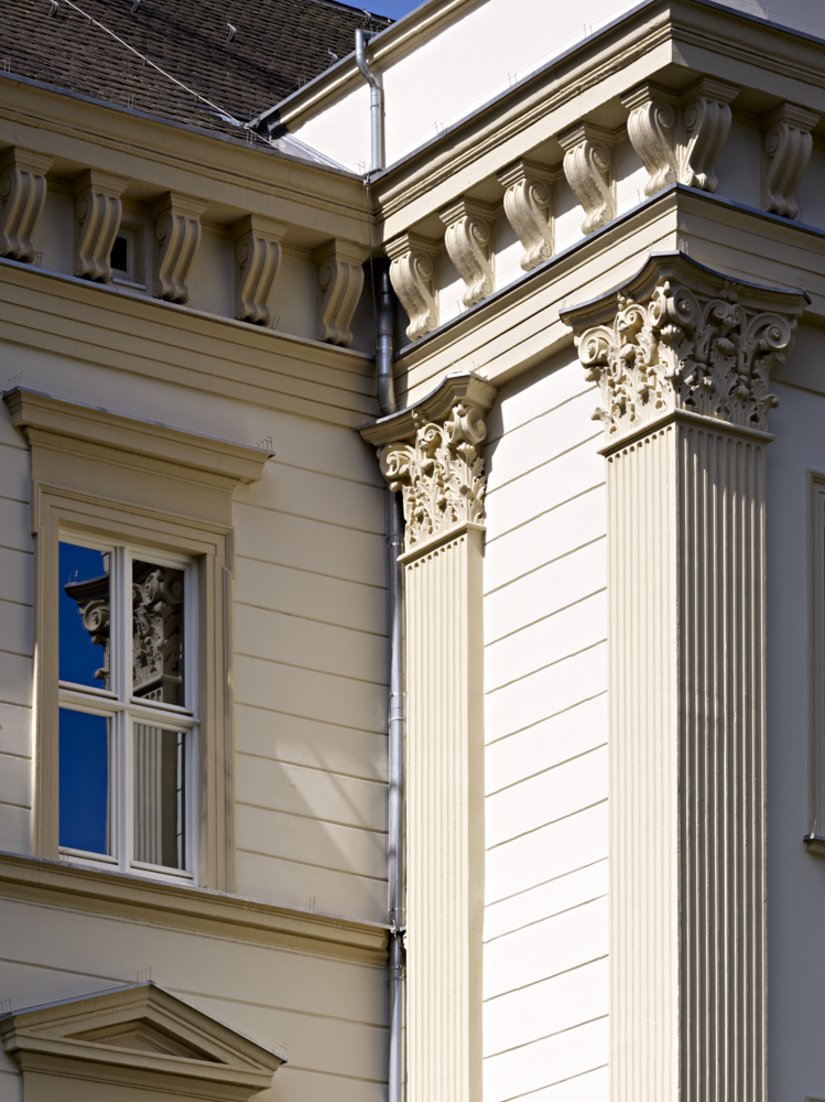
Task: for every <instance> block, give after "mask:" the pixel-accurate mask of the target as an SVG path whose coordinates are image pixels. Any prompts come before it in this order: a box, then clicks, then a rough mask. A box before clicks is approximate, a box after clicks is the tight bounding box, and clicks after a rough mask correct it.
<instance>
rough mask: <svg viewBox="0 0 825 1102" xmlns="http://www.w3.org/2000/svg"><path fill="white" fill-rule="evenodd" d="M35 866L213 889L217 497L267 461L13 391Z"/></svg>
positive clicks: (222, 731)
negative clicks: (21, 445)
mask: <svg viewBox="0 0 825 1102" xmlns="http://www.w3.org/2000/svg"><path fill="white" fill-rule="evenodd" d="M4 402H5V403H6V405H7V406H8V408H9V411H10V413H11V421H12V424H13V425H15V426H17V427H18V428H20V429H21V430H22V431H23V432H24V433H25V435H26V439H27V440H28V443H29V445H30V447H31V473H32V489H33V492H32V531H33V532H34V534H35V591H36V604H37V613H36V618H35V655H36V658H35V663H36V669H35V679H36V697H35V707H36V750H35V779H34V816H33V820H34V831H33V846H34V851H35V853H36V854H37V855H38V856H41V857H48V858H54V859H62V860H66V861H80V862H82V863H87V864H88V863H92V864H93V865H94V866H95V867H97V868H102V869H109V870H111V871H112V872H119V873H131V874H133V875H134V874H136V875H141V876H149V877H155V878H158V879H167V880H168V879H172V880H175V881H177V882H179V883H180V882H181V881H189V882H191V883H196V884H199V885H202V886H204V887H209V888H215V889H219V890H224V891H225V890H231V885H232V837H231V824H232V786H231V776H232V771H231V765H232V752H231V746H232V740H231V717H232V709H231V700H230V691H229V690H230V677H229V672H230V671H229V654H230V640H229V621H230V616H229V608H230V582H231V569H232V494H233V492H234V490H235V488H236V487H237V486H238V485H240V484H242V483H249V482H253V481H256V480H257V479H259V478H260V477H261V474H262V472H263V467H264V464H265V463H266V461H267V459H268V458H269V453H268V452H266V451H263V450H261V449H259V448H253V447H248V446H246V445H242V444H234V443H230V442H227V441H224V440H215V439H213V438H211V437H205V436H197V435H195V434H192V433H187V432H183V431H181V430H179V429H173V428H169V427H167V426H164V425H159V424H156V423H153V422H142V421H137V420H135V419H134V418H131V417H123V416H120V415H118V414H114V413H110V412H109V411H107V410H103V409H97V408H92V407H89V406H83V405H79V404H75V403H72V402H66V401H62V400H60V399H57V398H53V397H51V396H49V395H45V394H38V393H36V392H34V391H30V390H24V389H22V388H18V389H15V390H12V391H10V392H8V393H7V394H5V395H4Z"/></svg>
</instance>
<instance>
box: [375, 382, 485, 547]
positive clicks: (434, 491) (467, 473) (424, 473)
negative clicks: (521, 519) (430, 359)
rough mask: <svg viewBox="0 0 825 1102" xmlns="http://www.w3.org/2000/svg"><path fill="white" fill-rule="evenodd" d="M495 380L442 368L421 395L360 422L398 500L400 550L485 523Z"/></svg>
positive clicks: (422, 545) (420, 545)
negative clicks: (485, 445) (444, 372)
mask: <svg viewBox="0 0 825 1102" xmlns="http://www.w3.org/2000/svg"><path fill="white" fill-rule="evenodd" d="M494 396H495V387H494V386H493V385H492V384H491V383H488V382H487V381H486V380H484V379H482V378H480V377H479V376H478V375H474V374H472V373H467V374H462V375H448V376H447V378H446V379H445V380H444V382H443V383H442V385H441V386H440V387H439V388H438V389H437V390H436V391H434V392H433V393H432V394H429V395H428V396H427V397H426V398H423V399H422V400H421V402H419V403H417V404H416V405H415V406H411V407H410V408H409V409H405V410H402V411H401V412H400V413H397V414H394V415H393V416H391V417H385V418H383V419H382V420H380V421H377V422H376V423H375V424H373V425H369V426H367V427H365V428H363V429H361V435H362V437H363V438H364V440H366V441H367V442H368V443H370V444H374V445H375V446H376V447H377V448H378V460H379V463H380V465H381V473H382V474H383V475H384V478H385V479H386V480H387V482H388V483H389V486H390V489H391V490H393V491H394V492H400V493H401V494H402V497H403V501H404V520H405V533H404V547H405V552H406V553H410V552H412V551H415V552H418V551H420V550H422V549H424V548H427V547H430V546H431V545H432V544H433V543H434V542H437V541H439V540H441V539H443V538H445V537H448V536H451V535H453V534H454V533H457V532H459V531H461V530H462V529H463V528H466V527H468V526H470V525H473V526H480V525H483V523H484V493H485V488H486V475H485V473H484V457H483V454H482V451H481V444H482V442H483V440H484V438H485V436H486V435H487V425H486V420H485V417H486V413H487V411H488V410H489V408H490V406H491V405H492V403H493V398H494Z"/></svg>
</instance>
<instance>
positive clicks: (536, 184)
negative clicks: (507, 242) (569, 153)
mask: <svg viewBox="0 0 825 1102" xmlns="http://www.w3.org/2000/svg"><path fill="white" fill-rule="evenodd" d="M558 176H559V173H558V171H554V170H552V169H549V168H546V167H545V166H544V165H540V164H537V163H536V162H535V161H528V160H521V161H516V162H515V163H514V164H512V165H508V167H507V168H505V169H503V170H502V171H501V172H499V173H498V182H499V183H500V184H501V186H502V187H503V188H504V213H505V215H506V216H507V221H508V222H509V223H510V225H511V226H512V227H513V231H514V233H515V234H516V236H517V237H518V239H519V241H520V242H521V245H522V249H523V252H522V255H521V267H522V268H523V270H524V271H525V272H529V271H532V269H533V268H535V267H536V266H537V265H538V264H542V263H543V262H544V261H545V260H549V259H550V257H551V256H552V255H553V228H554V227H553V184H554V183H555V181H556V180H557V179H558Z"/></svg>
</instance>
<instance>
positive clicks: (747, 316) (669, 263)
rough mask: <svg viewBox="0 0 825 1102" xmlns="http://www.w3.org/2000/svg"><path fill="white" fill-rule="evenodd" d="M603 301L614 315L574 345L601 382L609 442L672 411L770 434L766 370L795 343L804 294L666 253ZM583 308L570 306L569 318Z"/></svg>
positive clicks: (581, 331) (584, 330)
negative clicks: (759, 283)
mask: <svg viewBox="0 0 825 1102" xmlns="http://www.w3.org/2000/svg"><path fill="white" fill-rule="evenodd" d="M599 302H600V303H601V304H606V303H609V304H610V305H609V308H608V309H609V311H610V312H611V313H612V317H610V319H609V321H608V322H607V323H605V322H601V323H599V324H595V325H592V326H588V325H584V326H579V325H577V329H578V332H577V335H576V344H577V346H578V350H579V358H580V360H581V362H582V364H583V365H584V367H585V368H586V369H587V372H588V375H587V377H588V379H589V380H590V381H591V382H595V383H597V384H598V385H599V388H600V392H601V406H600V407H599V409H598V410H597V411H596V414H595V416H596V417H597V418H599V419H600V420H601V421H602V422H603V424H604V426H605V433H606V436H607V439H608V440H611V439H614V438H615V439H618V438H621V437H624V436H626V435H627V434H628V433H633V432H637V431H638V430H639V429H641V428H643V427H645V426H647V425H650V424H652V423H653V422H656V421H660V420H662V419H663V418H665V417H667V416H668V415H670V414H672V413H674V412H675V411H681V412H685V413H691V414H698V415H701V416H703V417H709V418H713V419H714V420H717V421H724V422H726V423H727V424H729V425H732V426H736V427H738V428H741V429H747V430H751V431H756V432H766V431H767V419H768V410H769V409H771V408H772V407H773V406H775V405H776V404H777V399H776V398H775V396H774V395H773V394H771V393H770V391H769V384H770V373H771V371H772V370H773V369H774V368H775V367H777V366H778V365H780V364H781V363H783V362H784V359H785V356H786V354H787V352H788V350H789V349H790V346H791V342H792V340H793V336H794V332H795V329H796V319H797V317H798V316H799V315H800V314H801V312H802V310H803V308H804V302H805V300H804V297H803V295H802V294H800V293H795V292H786V291H779V290H774V289H772V288H766V289H762V288H758V287H752V286H751V285H748V284H742V283H737V282H735V281H733V280H730V279H727V278H726V277H725V276H723V275H720V274H718V273H715V272H711V271H710V270H709V269H705V268H702V267H701V266H700V265H697V264H694V263H692V262H690V261H688V260H687V258H686V257H683V256H681V255H680V254H663V255H661V256H654V257H652V258H651V259H650V261H649V262H648V264H647V265H646V266H645V268H644V269H643V270H642V272H641V273H639V275H638V276H637V277H635V278H634V280H632V281H630V283H629V284H627V285H625V287H624V288H623V289H621V290H619V291H616V292H611V294H610V295H608V296H607V297H606V298H603V299H601V300H599ZM587 312H588V307H585V308H583V310H582V311H568V312H567V313H566V314H565V318H564V320H566V321H572V320H573V319H576V321H579V320H581V319H582V318H583V316H584V315H585V314H586V313H587ZM602 313H603V311H602ZM590 314H591V316H594V315H595V310H594V309H593V308H590ZM574 323H575V322H574Z"/></svg>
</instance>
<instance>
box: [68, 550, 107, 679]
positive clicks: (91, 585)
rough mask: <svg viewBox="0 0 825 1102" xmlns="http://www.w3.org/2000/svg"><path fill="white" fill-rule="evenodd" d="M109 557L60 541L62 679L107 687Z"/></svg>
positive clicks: (104, 553)
mask: <svg viewBox="0 0 825 1102" xmlns="http://www.w3.org/2000/svg"><path fill="white" fill-rule="evenodd" d="M109 557H110V556H109V555H108V553H106V552H102V551H95V550H93V549H92V548H91V547H80V546H79V545H78V544H74V543H65V542H63V541H61V543H60V546H59V549H58V576H59V579H60V588H59V591H58V608H59V617H58V637H59V646H58V667H59V676H60V680H61V681H72V682H74V684H76V685H88V686H90V687H92V688H96V689H108V688H109Z"/></svg>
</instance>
